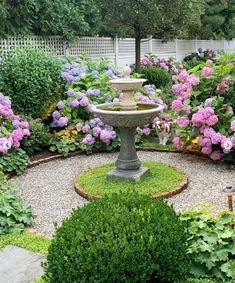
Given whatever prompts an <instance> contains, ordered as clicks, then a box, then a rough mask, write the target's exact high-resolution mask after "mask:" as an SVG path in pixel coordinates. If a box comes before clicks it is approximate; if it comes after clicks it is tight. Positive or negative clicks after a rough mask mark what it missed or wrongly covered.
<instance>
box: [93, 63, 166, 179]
mask: <svg viewBox="0 0 235 283" xmlns="http://www.w3.org/2000/svg"><path fill="white" fill-rule="evenodd" d="M122 74H123V77H122V78H117V79H113V80H111V81H110V83H111V85H112V86H113V87H114V88H115V89H118V90H120V91H121V92H122V95H123V97H122V100H121V102H120V103H104V104H99V105H96V106H94V107H93V109H92V110H93V112H94V113H95V114H96V115H97V116H98V117H99V118H100V119H101V120H102V121H103V122H104V123H105V124H108V125H111V126H113V127H118V128H119V130H120V136H121V146H120V153H119V156H118V159H117V160H116V163H115V164H116V168H115V169H113V170H112V171H110V172H109V173H108V174H107V176H108V178H111V179H124V180H135V181H139V180H140V179H141V178H142V177H143V176H145V175H146V174H147V173H148V172H149V169H148V168H146V167H141V162H140V160H139V158H138V156H137V153H136V147H135V131H136V128H137V127H141V126H143V125H146V124H149V123H151V122H152V121H153V120H154V118H156V117H157V116H158V114H159V113H160V112H161V111H162V110H163V106H161V105H157V104H147V103H136V101H135V98H134V95H135V92H136V90H137V89H139V88H140V87H141V86H142V85H143V83H144V82H145V81H146V80H145V79H135V78H130V74H131V68H130V67H128V66H126V67H124V68H123V71H122Z"/></svg>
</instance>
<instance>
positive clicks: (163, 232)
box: [45, 192, 190, 283]
mask: <svg viewBox="0 0 235 283" xmlns="http://www.w3.org/2000/svg"><path fill="white" fill-rule="evenodd" d="M187 237H188V235H187V233H186V230H185V225H184V224H183V223H182V222H181V221H180V220H179V219H178V216H177V215H176V213H175V212H174V210H173V209H172V208H171V207H170V206H168V205H167V204H165V203H164V202H163V201H153V200H151V198H149V197H148V196H140V195H138V194H137V193H134V192H132V193H127V194H114V195H112V196H111V197H109V198H108V197H106V198H104V199H102V200H99V201H96V202H91V203H90V204H88V205H86V206H85V207H84V208H82V209H77V210H74V212H73V214H72V216H71V217H70V218H69V219H68V220H66V221H64V222H63V224H62V226H61V227H60V228H58V230H57V232H56V236H55V237H54V238H53V239H52V243H51V246H50V248H49V252H48V261H47V264H46V265H45V278H46V279H47V280H48V281H49V282H50V283H53V282H64V283H66V282H81V283H82V282H88V281H89V282H153V281H157V282H180V280H182V279H184V278H185V276H186V274H187V272H188V268H189V264H190V260H189V257H188V256H187ZM173 247H174V248H173Z"/></svg>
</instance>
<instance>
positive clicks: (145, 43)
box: [141, 38, 150, 55]
mask: <svg viewBox="0 0 235 283" xmlns="http://www.w3.org/2000/svg"><path fill="white" fill-rule="evenodd" d="M149 41H150V40H149V39H147V38H144V39H142V41H141V54H142V55H144V54H146V53H149V52H150V50H149V44H150V42H149Z"/></svg>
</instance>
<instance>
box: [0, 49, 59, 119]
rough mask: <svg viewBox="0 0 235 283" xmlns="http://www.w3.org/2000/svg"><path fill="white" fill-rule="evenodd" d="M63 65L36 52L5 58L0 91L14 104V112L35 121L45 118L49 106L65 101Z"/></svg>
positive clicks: (19, 52) (0, 68)
mask: <svg viewBox="0 0 235 283" xmlns="http://www.w3.org/2000/svg"><path fill="white" fill-rule="evenodd" d="M61 68H62V61H61V60H60V59H57V58H56V57H53V56H52V55H50V54H47V53H45V52H44V51H43V50H40V49H34V48H24V49H17V50H16V51H12V52H9V53H7V54H3V56H2V60H1V62H0V89H1V90H2V92H3V93H4V94H5V95H7V96H9V97H10V98H11V100H12V104H13V105H12V106H13V110H14V111H15V112H16V113H18V114H23V115H29V116H32V117H33V118H42V119H44V118H46V116H47V111H48V108H50V106H51V105H52V104H53V103H55V102H58V101H59V100H60V99H61V98H62V97H63V92H64V81H63V79H62V78H61Z"/></svg>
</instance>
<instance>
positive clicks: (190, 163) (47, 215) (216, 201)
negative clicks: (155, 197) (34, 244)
mask: <svg viewBox="0 0 235 283" xmlns="http://www.w3.org/2000/svg"><path fill="white" fill-rule="evenodd" d="M138 155H139V157H140V159H141V160H146V161H161V162H165V163H167V164H171V165H176V166H177V167H179V168H181V169H182V170H183V171H184V172H185V173H186V174H187V175H188V176H189V180H190V184H189V186H188V188H187V189H186V190H185V191H184V192H182V193H181V194H179V195H177V196H174V197H172V198H171V199H169V200H168V201H169V202H170V203H172V204H173V205H174V207H175V209H176V210H177V211H179V210H185V209H190V208H200V207H201V204H202V203H205V202H207V203H211V204H212V206H213V207H214V209H215V210H222V209H226V208H227V196H226V194H225V193H223V192H222V189H223V188H225V187H226V186H229V185H230V186H232V185H233V186H234V184H235V171H234V169H231V167H229V166H226V165H221V164H218V163H213V162H211V161H209V160H204V159H201V158H199V157H196V156H190V155H184V154H178V153H164V152H143V151H142V152H141V151H140V152H139V153H138ZM116 157H117V154H116V153H110V154H107V153H105V154H94V155H90V156H86V155H79V156H76V157H71V158H67V159H62V160H55V161H51V162H49V163H44V164H40V165H38V166H36V167H34V168H31V169H28V170H27V171H25V173H24V174H22V175H21V176H19V177H16V181H17V184H18V186H19V190H18V193H19V195H20V196H22V198H23V199H24V200H25V202H26V203H28V204H30V205H31V206H32V208H33V211H34V213H35V214H36V216H37V217H36V219H35V222H34V223H33V228H35V229H37V230H38V231H40V232H43V233H46V234H47V235H52V234H53V233H54V224H53V223H55V222H56V223H61V221H62V219H64V218H66V217H68V216H69V215H70V212H71V210H72V208H75V207H77V206H79V207H82V206H83V205H84V204H85V203H86V200H84V199H83V198H82V197H80V196H78V195H77V194H76V193H75V191H74V178H75V176H76V175H78V174H79V173H81V172H83V171H84V170H87V169H88V168H92V167H95V166H100V165H103V164H106V163H110V162H112V161H114V160H115V159H116Z"/></svg>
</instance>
